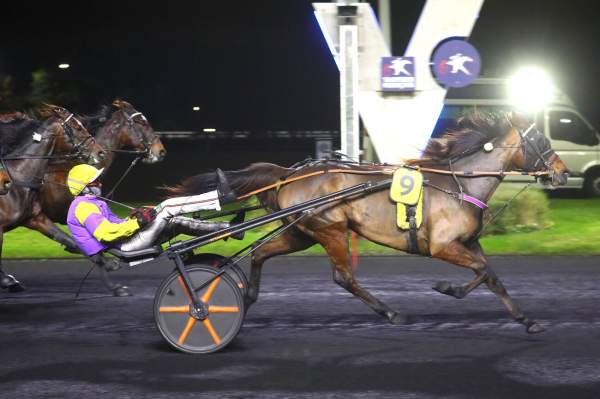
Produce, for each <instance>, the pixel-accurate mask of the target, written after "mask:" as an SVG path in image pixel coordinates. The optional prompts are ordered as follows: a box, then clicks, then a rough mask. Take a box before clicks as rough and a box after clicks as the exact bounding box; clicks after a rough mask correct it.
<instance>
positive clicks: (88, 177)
mask: <svg viewBox="0 0 600 399" xmlns="http://www.w3.org/2000/svg"><path fill="white" fill-rule="evenodd" d="M103 171H104V168H102V169H97V168H95V167H93V166H92V165H87V164H81V165H76V166H73V167H72V168H71V170H70V171H69V176H68V177H67V186H68V187H69V191H70V192H71V194H72V195H73V196H77V195H79V194H80V193H81V192H82V191H83V189H84V188H85V187H86V186H87V185H88V184H90V183H91V182H93V181H94V180H96V179H97V178H98V177H99V176H100V175H101V174H102V172H103Z"/></svg>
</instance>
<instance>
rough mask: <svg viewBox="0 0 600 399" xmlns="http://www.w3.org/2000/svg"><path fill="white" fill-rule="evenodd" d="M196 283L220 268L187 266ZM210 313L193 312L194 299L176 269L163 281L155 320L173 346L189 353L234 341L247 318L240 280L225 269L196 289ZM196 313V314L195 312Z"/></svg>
mask: <svg viewBox="0 0 600 399" xmlns="http://www.w3.org/2000/svg"><path fill="white" fill-rule="evenodd" d="M186 270H187V272H188V274H189V277H190V280H191V281H192V285H193V286H194V287H199V286H201V285H202V284H203V283H205V282H207V281H209V280H211V279H212V278H213V277H214V276H215V275H216V274H217V271H218V270H217V269H215V268H212V267H202V266H187V267H186ZM196 295H197V296H198V298H200V299H201V301H202V302H203V303H204V304H205V305H206V311H207V316H206V317H203V316H202V315H198V314H197V313H196V312H192V311H191V310H192V306H191V302H192V301H191V299H190V297H189V295H188V293H187V290H186V289H185V287H184V283H183V278H182V277H181V276H180V275H179V273H178V272H177V271H175V272H173V273H171V274H170V275H169V276H168V277H167V278H166V279H165V280H164V281H163V283H162V284H161V285H160V287H159V288H158V291H157V293H156V297H155V299H154V320H155V322H156V326H157V327H158V330H159V331H160V333H161V335H162V336H163V338H164V339H166V340H167V342H168V343H169V344H170V345H171V346H173V347H174V348H176V349H178V350H180V351H183V352H188V353H210V352H216V351H218V350H220V349H222V348H224V347H225V346H227V344H229V342H231V340H233V339H234V338H235V336H236V335H237V334H238V332H239V331H240V328H241V327H242V321H243V319H244V302H243V299H242V293H241V290H240V288H239V287H238V286H237V283H235V282H234V281H233V279H232V278H231V277H229V276H228V275H227V274H226V273H225V274H223V275H221V276H219V277H217V278H216V279H215V280H214V281H212V282H211V283H210V284H209V285H207V286H206V287H204V288H202V289H201V290H200V291H198V292H196ZM192 314H195V315H196V316H193V315H192Z"/></svg>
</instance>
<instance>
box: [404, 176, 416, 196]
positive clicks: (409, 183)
mask: <svg viewBox="0 0 600 399" xmlns="http://www.w3.org/2000/svg"><path fill="white" fill-rule="evenodd" d="M400 186H402V188H403V189H404V191H402V192H401V193H400V194H401V195H406V194H408V193H410V192H411V191H412V190H413V188H414V187H415V179H413V177H412V176H408V175H407V176H402V177H401V178H400Z"/></svg>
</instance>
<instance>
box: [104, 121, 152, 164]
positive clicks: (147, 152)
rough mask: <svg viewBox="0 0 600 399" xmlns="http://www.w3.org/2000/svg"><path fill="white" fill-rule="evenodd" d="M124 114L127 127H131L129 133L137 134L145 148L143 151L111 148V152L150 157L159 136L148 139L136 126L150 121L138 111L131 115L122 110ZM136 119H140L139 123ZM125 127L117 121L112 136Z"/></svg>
mask: <svg viewBox="0 0 600 399" xmlns="http://www.w3.org/2000/svg"><path fill="white" fill-rule="evenodd" d="M121 111H122V112H123V115H124V116H125V121H126V123H127V127H129V131H130V132H135V133H136V134H137V135H138V137H137V138H138V140H139V142H140V143H141V144H142V146H143V148H144V149H143V150H121V149H117V148H111V149H109V151H111V152H120V153H125V154H137V155H140V156H145V157H149V156H150V153H151V151H152V145H153V144H154V142H155V141H156V140H158V139H159V138H158V136H154V137H152V138H151V139H149V140H148V139H147V138H146V135H145V134H144V133H143V132H142V131H140V130H138V128H137V127H136V124H138V123H139V124H142V123H146V124H147V123H148V119H146V117H145V116H144V114H142V113H141V112H139V111H137V112H134V113H133V114H131V115H129V114H128V113H127V112H126V111H125V110H121ZM136 119H139V121H137V120H136ZM122 126H123V124H122V123H119V122H117V121H115V122H114V123H113V128H112V129H111V130H112V131H111V134H112V133H114V132H115V131H116V130H117V129H119V128H121V127H122Z"/></svg>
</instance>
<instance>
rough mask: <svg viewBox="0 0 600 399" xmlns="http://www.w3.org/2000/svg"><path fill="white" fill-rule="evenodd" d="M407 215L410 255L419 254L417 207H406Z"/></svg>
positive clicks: (408, 249)
mask: <svg viewBox="0 0 600 399" xmlns="http://www.w3.org/2000/svg"><path fill="white" fill-rule="evenodd" d="M406 215H407V216H408V226H409V229H408V248H407V251H408V253H410V254H416V253H419V245H418V243H417V206H416V205H406Z"/></svg>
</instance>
